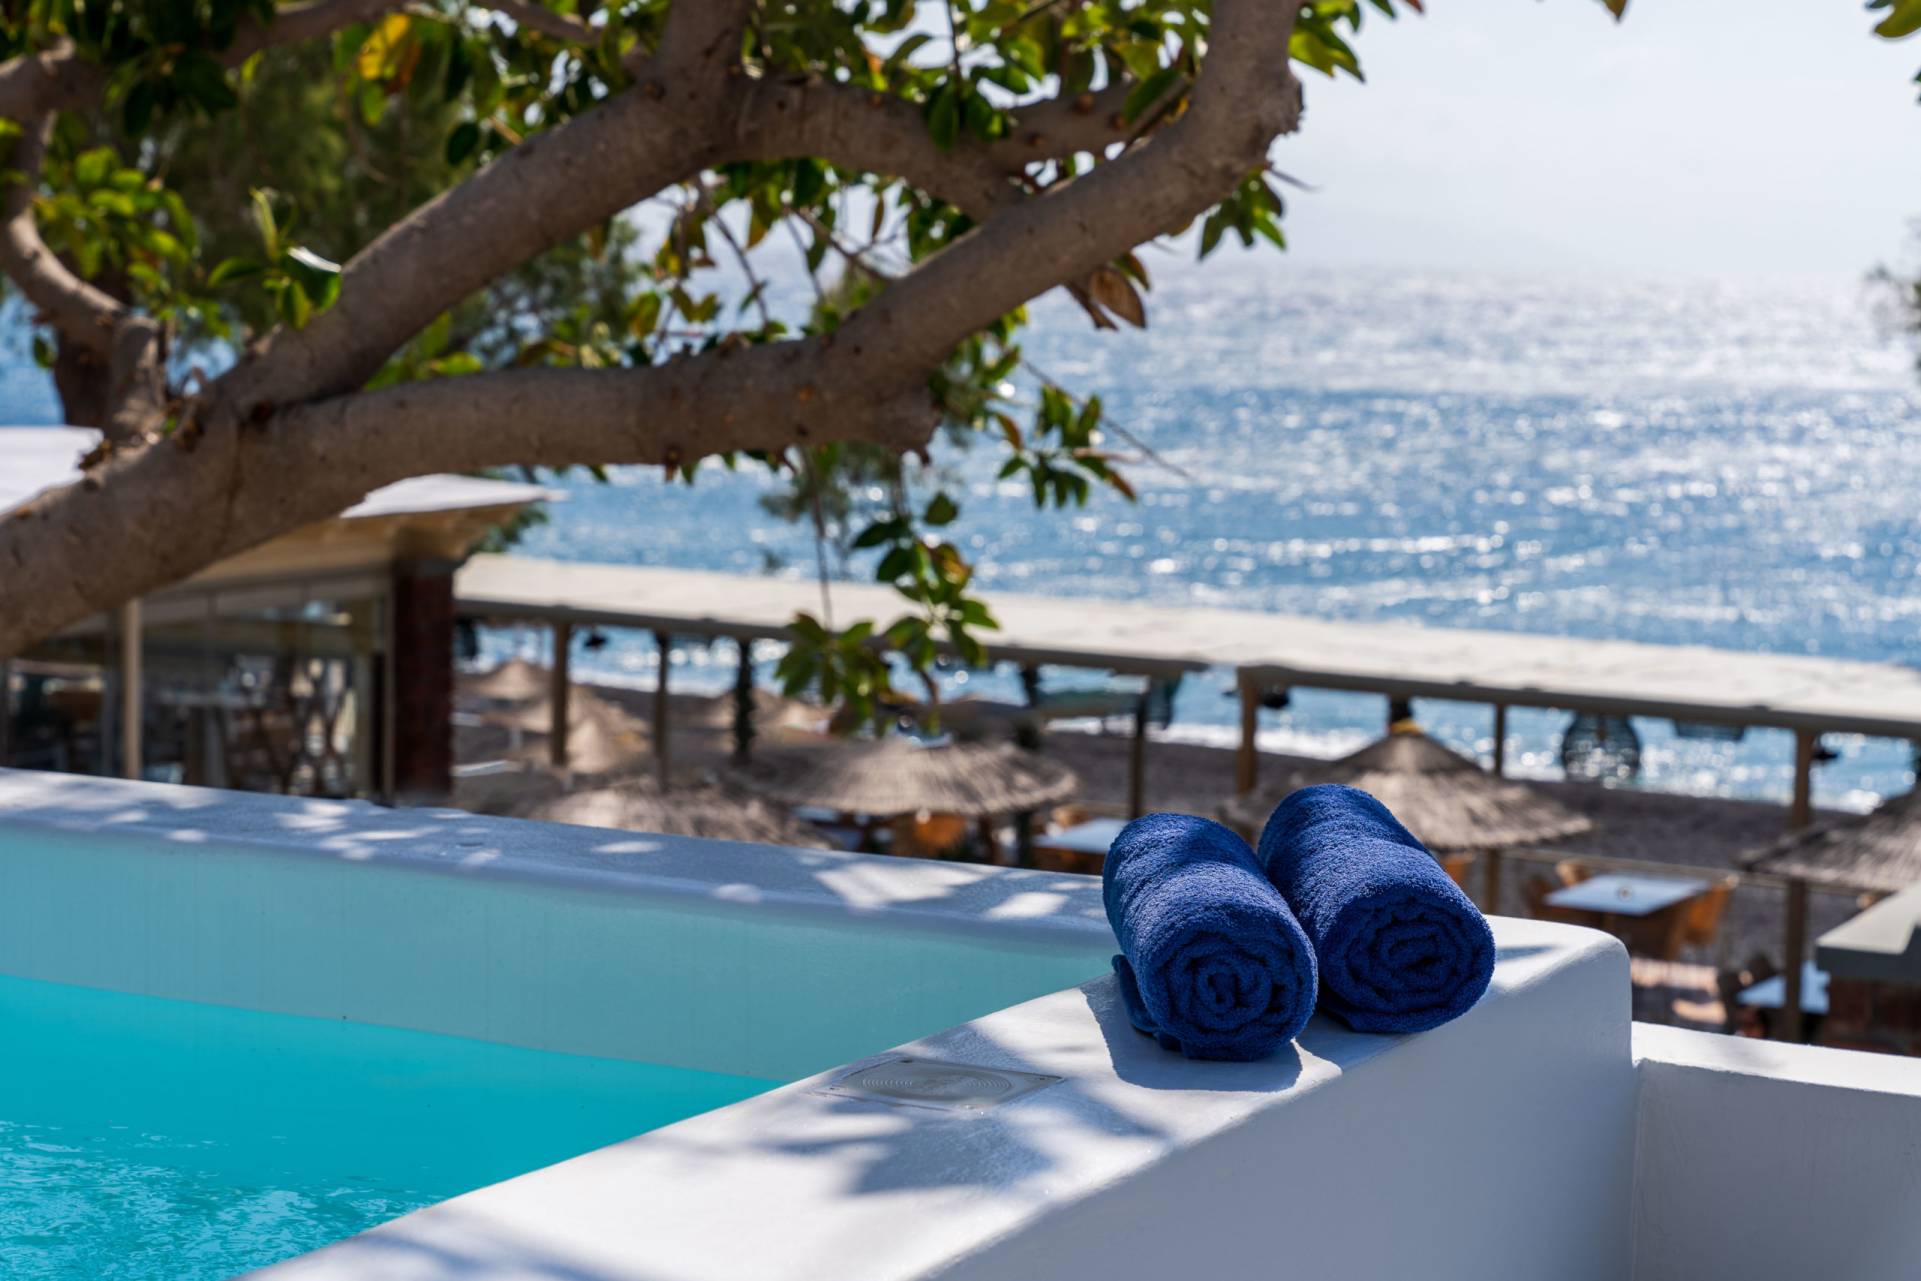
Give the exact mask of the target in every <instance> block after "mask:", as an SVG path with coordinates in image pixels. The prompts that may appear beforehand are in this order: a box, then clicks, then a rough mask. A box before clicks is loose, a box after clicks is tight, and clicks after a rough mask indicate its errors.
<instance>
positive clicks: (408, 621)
mask: <svg viewBox="0 0 1921 1281" xmlns="http://www.w3.org/2000/svg"><path fill="white" fill-rule="evenodd" d="M97 440H98V434H97V433H96V432H94V431H92V430H91V429H85V428H74V427H17V428H4V429H0V513H5V512H7V511H10V510H13V509H15V508H17V507H19V506H20V505H22V504H23V503H26V502H29V501H31V500H32V499H33V498H34V497H35V496H36V495H38V494H40V493H42V492H44V491H46V490H48V489H50V488H54V487H56V486H59V485H64V484H67V483H70V482H72V481H74V480H76V479H78V478H79V475H80V467H79V460H80V458H81V457H82V456H83V455H84V454H85V453H86V452H87V451H88V450H89V449H91V448H92V447H93V446H94V444H95V443H96V442H97ZM546 497H549V493H548V491H546V490H544V489H542V488H540V487H539V486H536V485H528V484H519V483H512V482H507V481H500V480H490V479H485V478H478V477H470V476H422V477H417V478H415V479H412V480H407V481H402V482H400V483H399V484H395V485H389V486H387V487H385V488H383V489H379V490H376V491H375V492H373V493H371V494H369V495H368V496H367V497H366V498H365V499H363V500H362V501H361V502H359V503H357V504H355V505H354V506H353V507H350V508H348V509H347V510H346V511H343V512H341V513H340V514H339V515H338V516H335V517H333V518H332V519H329V520H325V521H321V522H319V523H317V524H313V525H308V526H306V527H304V528H301V529H298V530H295V531H294V532H292V533H289V534H286V535H283V536H282V537H279V538H276V539H273V540H271V541H269V542H267V543H265V544H263V545H261V546H259V547H255V548H253V549H251V550H249V551H246V552H242V553H241V554H239V555H237V556H232V557H229V558H228V559H226V560H223V561H221V562H219V563H218V564H215V565H212V566H209V567H208V568H207V569H205V570H203V571H201V572H200V573H198V574H195V575H193V576H192V577H191V578H188V579H186V580H185V581H183V582H180V583H177V584H174V585H173V586H171V587H169V588H166V589H165V590H163V591H160V592H156V593H154V594H152V595H150V596H147V597H145V598H143V599H141V600H137V601H134V602H130V603H129V604H127V605H126V606H123V607H122V608H120V609H118V610H116V611H114V612H113V613H111V614H107V615H100V616H97V617H94V618H90V619H87V620H85V621H83V622H81V623H79V624H77V625H76V626H74V627H71V628H69V629H67V630H66V631H64V632H62V633H61V634H59V635H58V636H55V637H52V638H50V639H49V640H47V641H45V642H43V643H42V644H40V645H38V646H37V647H35V648H34V649H33V650H31V651H30V652H28V653H27V654H25V655H22V656H20V657H19V658H17V659H16V660H14V661H13V662H11V663H8V664H0V691H4V693H5V698H4V699H3V700H0V764H12V765H17V766H24V767H29V768H39V769H54V770H64V771H69V772H76V773H88V774H114V775H119V776H122V777H129V778H148V779H154V780H158V781H168V782H185V783H198V784H205V785H208V786H219V787H234V788H241V789H245V790H250V791H269V792H285V793H294V794H301V795H315V796H363V797H375V798H381V799H392V798H396V797H407V796H437V795H442V794H444V793H445V792H446V791H447V788H448V781H449V777H450V772H451V769H452V765H453V759H452V740H451V734H450V722H451V715H452V701H453V666H454V657H455V656H454V642H455V619H454V604H453V601H454V598H453V581H454V573H455V571H456V570H457V569H458V567H459V566H460V565H461V564H462V563H463V562H464V561H465V560H466V559H467V557H468V556H469V555H470V554H471V553H472V552H473V551H474V550H475V549H476V548H478V547H480V546H482V545H483V544H484V543H485V542H486V540H487V539H488V537H489V536H490V535H491V534H493V533H494V531H496V530H498V529H500V528H501V527H502V526H503V525H505V524H507V523H508V522H510V521H512V520H513V519H514V518H515V517H516V516H517V515H518V514H520V513H521V512H522V511H524V510H525V509H526V508H527V507H528V505H529V504H531V503H534V502H537V501H539V500H541V499H543V498H546Z"/></svg>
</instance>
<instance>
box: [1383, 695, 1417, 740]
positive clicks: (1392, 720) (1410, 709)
mask: <svg viewBox="0 0 1921 1281" xmlns="http://www.w3.org/2000/svg"><path fill="white" fill-rule="evenodd" d="M1413 719H1414V700H1413V699H1411V698H1404V697H1402V696H1401V695H1399V694H1389V695H1388V696H1387V732H1388V733H1390V734H1392V733H1393V732H1394V727H1395V726H1396V725H1399V724H1400V723H1401V722H1402V721H1411V720H1413Z"/></svg>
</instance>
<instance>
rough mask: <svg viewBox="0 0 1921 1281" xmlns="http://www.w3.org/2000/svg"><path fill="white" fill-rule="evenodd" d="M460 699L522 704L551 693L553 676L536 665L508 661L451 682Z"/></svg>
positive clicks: (524, 661) (519, 660) (523, 660)
mask: <svg viewBox="0 0 1921 1281" xmlns="http://www.w3.org/2000/svg"><path fill="white" fill-rule="evenodd" d="M454 689H455V692H456V693H457V694H458V695H459V696H460V697H462V698H465V699H473V700H478V701H484V702H489V703H524V702H527V701H528V700H530V699H536V698H546V697H547V696H548V695H549V693H551V692H552V690H553V673H552V672H550V671H548V670H547V669H546V668H545V667H542V666H541V665H540V664H539V663H530V662H528V661H527V660H526V659H524V658H510V659H508V660H507V661H506V662H504V663H502V664H500V666H498V667H494V668H490V669H489V670H487V671H484V672H474V673H471V674H469V675H464V676H462V677H460V678H459V679H458V680H457V681H456V682H455V683H454Z"/></svg>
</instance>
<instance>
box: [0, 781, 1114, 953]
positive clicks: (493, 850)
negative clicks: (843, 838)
mask: <svg viewBox="0 0 1921 1281" xmlns="http://www.w3.org/2000/svg"><path fill="white" fill-rule="evenodd" d="M0 819H5V820H9V821H12V822H17V823H19V824H22V825H40V826H44V827H48V828H52V829H56V830H63V831H70V832H89V833H100V834H114V835H120V836H125V837H129V838H132V837H146V838H149V839H152V840H155V841H160V842H165V843H168V844H172V845H223V846H248V845H265V846H271V847H273V848H276V849H280V850H287V851H292V852H298V853H303V854H308V855H313V856H321V857H329V858H334V859H339V860H344V861H350V862H369V863H373V862H386V863H398V864H404V865H407V866H410V867H416V868H426V869H431V870H437V871H452V872H457V873H472V874H477V875H481V876H495V877H501V878H508V879H522V880H546V881H555V882H574V883H586V884H591V885H592V886H594V887H597V888H608V889H616V888H625V889H632V890H649V889H651V890H655V891H667V892H671V893H674V894H676V895H679V896H690V895H691V896H698V897H704V898H708V899H711V900H714V901H716V902H720V903H728V904H751V903H767V902H779V903H783V904H785V905H788V906H809V905H811V906H814V907H817V908H826V909H832V910H839V911H844V912H849V913H853V914H857V915H868V914H874V913H883V912H884V913H887V914H888V915H890V916H891V917H893V918H895V919H897V920H900V921H901V923H902V924H907V923H909V922H911V921H913V920H915V919H921V920H941V921H945V922H947V923H950V924H952V923H965V924H966V926H967V927H969V928H974V929H979V928H983V927H988V928H1008V929H1012V930H1014V931H1016V932H1019V931H1022V930H1034V929H1039V930H1042V931H1044V932H1046V933H1048V934H1056V933H1057V932H1058V931H1059V930H1062V929H1064V930H1066V931H1068V932H1069V933H1070V934H1082V935H1085V936H1086V937H1089V938H1098V937H1099V936H1102V935H1105V933H1106V931H1107V923H1106V916H1105V913H1104V911H1103V910H1102V907H1101V902H1100V882H1099V881H1098V880H1097V879H1095V878H1092V877H1085V876H1075V875H1072V874H1068V873H1061V872H1048V871H1038V870H1030V869H1013V868H1000V867H992V866H987V865H983V864H972V863H949V862H940V861H934V860H925V859H908V858H898V857H888V856H885V855H868V854H844V853H841V852H838V851H830V850H813V849H794V848H790V847H785V846H766V845H749V844H743V843H740V842H735V841H716V840H703V839H699V838H694V837H684V836H669V835H656V834H650V833H645V832H634V831H626V830H609V829H606V828H597V827H580V826H574V825H570V824H564V823H552V822H542V821H537V820H530V819H515V818H502V817H495V816H491V815H481V814H474V813H471V812H469V811H467V810H461V809H451V808H445V807H436V808H424V807H423V808H404V809H389V808H386V807H383V806H379V805H375V804H372V803H370V802H366V801H336V800H317V799H313V798H305V797H292V796H273V795H266V794H260V793H246V792H227V791H217V790H214V789H210V788H193V787H181V786H175V785H165V784H152V783H134V782H128V781H125V780H120V779H108V778H94V777H85V776H78V775H69V774H53V773H38V772H31V771H19V770H0Z"/></svg>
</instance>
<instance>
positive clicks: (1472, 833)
mask: <svg viewBox="0 0 1921 1281" xmlns="http://www.w3.org/2000/svg"><path fill="white" fill-rule="evenodd" d="M1309 783H1345V784H1347V785H1348V786H1349V787H1358V788H1360V789H1361V790H1362V791H1364V792H1368V793H1371V794H1372V795H1373V796H1374V797H1375V798H1376V799H1378V800H1379V801H1380V802H1381V804H1383V805H1385V806H1387V807H1388V809H1390V810H1392V811H1393V812H1394V816H1395V817H1396V818H1398V819H1400V820H1401V822H1402V823H1403V824H1405V825H1406V827H1407V829H1408V830H1409V831H1410V832H1413V833H1414V834H1415V835H1416V836H1418V837H1420V838H1421V840H1422V841H1423V842H1424V843H1425V844H1426V845H1427V847H1428V848H1429V849H1431V850H1435V851H1446V850H1493V849H1503V848H1506V847H1508V846H1512V845H1533V844H1537V843H1539V842H1542V841H1555V840H1560V839H1561V838H1563V837H1567V836H1574V835H1576V834H1578V833H1581V832H1585V831H1587V830H1589V829H1590V828H1591V827H1593V826H1594V824H1593V823H1592V821H1590V820H1589V819H1588V818H1587V817H1586V816H1585V815H1582V814H1576V813H1575V812H1574V811H1573V810H1570V809H1568V808H1567V807H1566V806H1564V805H1562V804H1561V803H1560V802H1559V801H1557V800H1555V799H1553V798H1552V797H1550V796H1547V795H1545V794H1543V793H1541V792H1539V791H1536V790H1535V789H1534V788H1532V787H1529V786H1528V785H1527V784H1526V783H1520V782H1515V781H1514V780H1512V779H1505V778H1496V777H1495V776H1494V775H1492V774H1490V773H1488V772H1487V771H1486V770H1484V769H1482V768H1481V767H1480V766H1479V765H1477V764H1475V763H1474V762H1473V761H1471V760H1469V759H1468V758H1467V757H1465V756H1462V755H1460V754H1459V753H1458V752H1452V751H1449V750H1448V749H1447V748H1445V747H1442V746H1441V745H1440V744H1439V743H1437V742H1435V741H1434V740H1433V739H1431V738H1429V737H1428V736H1427V735H1426V734H1423V733H1422V732H1421V731H1419V730H1418V729H1413V730H1397V731H1395V732H1394V733H1392V734H1389V735H1388V736H1387V737H1386V738H1383V739H1381V740H1380V741H1379V742H1376V743H1370V744H1368V745H1367V746H1366V747H1363V748H1362V749H1361V750H1360V751H1358V752H1355V753H1353V754H1352V755H1349V756H1343V757H1342V758H1341V759H1340V760H1337V761H1333V762H1330V763H1329V764H1328V765H1326V766H1325V767H1323V768H1320V769H1312V770H1304V771H1302V772H1300V773H1298V774H1296V775H1295V777H1294V778H1293V779H1292V780H1291V781H1290V783H1289V787H1288V790H1292V789H1293V788H1295V787H1303V786H1306V785H1307V784H1309ZM1284 795H1286V792H1281V793H1278V794H1276V793H1267V794H1265V795H1262V794H1258V793H1250V794H1248V795H1246V796H1237V797H1235V798H1234V799H1233V800H1231V801H1229V802H1228V803H1227V804H1226V805H1225V806H1223V807H1222V817H1223V818H1224V819H1225V820H1226V821H1227V823H1228V824H1229V825H1230V826H1233V827H1238V828H1240V829H1241V830H1243V831H1246V832H1252V833H1255V834H1257V835H1258V834H1259V832H1260V830H1261V828H1262V827H1263V826H1265V825H1266V823H1267V816H1268V815H1269V814H1271V813H1273V811H1274V807H1275V806H1276V805H1278V804H1279V803H1280V800H1281V797H1282V796H1284Z"/></svg>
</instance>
